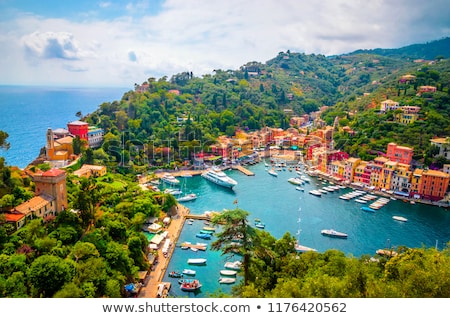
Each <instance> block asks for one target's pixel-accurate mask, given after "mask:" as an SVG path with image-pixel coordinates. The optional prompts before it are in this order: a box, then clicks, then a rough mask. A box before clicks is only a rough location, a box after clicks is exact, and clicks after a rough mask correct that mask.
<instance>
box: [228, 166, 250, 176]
mask: <svg viewBox="0 0 450 318" xmlns="http://www.w3.org/2000/svg"><path fill="white" fill-rule="evenodd" d="M233 169H236V170H239V171H240V172H242V173H244V174H245V175H247V176H254V175H255V173H254V172H252V171H250V170H248V169H246V168H244V167H242V166H240V165H237V166H233Z"/></svg>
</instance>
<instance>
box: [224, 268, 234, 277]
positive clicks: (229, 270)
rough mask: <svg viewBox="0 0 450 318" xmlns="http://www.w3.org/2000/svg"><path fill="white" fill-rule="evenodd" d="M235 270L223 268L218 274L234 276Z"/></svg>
mask: <svg viewBox="0 0 450 318" xmlns="http://www.w3.org/2000/svg"><path fill="white" fill-rule="evenodd" d="M236 274H237V271H235V270H232V269H223V270H221V271H220V275H222V276H236Z"/></svg>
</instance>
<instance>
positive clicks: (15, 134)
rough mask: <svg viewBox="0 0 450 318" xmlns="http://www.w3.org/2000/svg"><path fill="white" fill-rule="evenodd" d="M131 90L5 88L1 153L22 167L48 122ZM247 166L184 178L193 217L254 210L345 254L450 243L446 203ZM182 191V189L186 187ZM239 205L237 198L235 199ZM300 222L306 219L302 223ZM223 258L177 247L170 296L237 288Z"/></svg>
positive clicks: (279, 228) (188, 231) (197, 226)
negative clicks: (387, 196)
mask: <svg viewBox="0 0 450 318" xmlns="http://www.w3.org/2000/svg"><path fill="white" fill-rule="evenodd" d="M128 90H129V89H127V88H70V89H65V88H40V87H18V86H0V111H1V114H2V115H1V117H0V130H3V131H6V132H7V133H8V134H9V138H8V141H9V142H10V144H11V148H10V149H9V150H8V151H5V150H0V156H3V157H5V158H6V161H7V164H9V165H15V166H19V167H20V168H24V167H25V166H26V165H27V164H29V163H30V162H31V161H33V160H34V159H35V158H36V157H37V156H38V154H39V150H40V149H41V148H42V147H43V146H44V145H45V133H46V130H47V128H48V127H51V128H66V127H67V126H66V125H67V123H68V122H70V121H73V120H76V119H78V118H77V117H76V116H75V114H76V112H78V111H81V112H82V113H83V114H87V113H90V112H93V111H94V110H96V109H97V108H98V106H99V105H100V104H102V103H103V102H113V101H115V100H120V99H121V97H122V95H123V94H124V93H125V92H127V91H128ZM247 168H248V169H249V170H251V171H253V172H254V173H255V175H254V176H246V175H244V174H243V173H241V172H239V171H237V170H228V171H227V172H226V173H227V174H228V175H229V176H231V177H232V178H234V179H235V180H236V181H238V185H237V186H236V187H235V188H234V189H233V190H228V189H225V188H222V187H219V186H217V185H215V184H212V183H211V182H209V181H207V180H205V179H203V178H202V177H200V176H195V177H192V178H183V180H182V181H183V182H186V184H185V186H186V190H187V192H194V193H196V194H197V196H198V198H197V200H195V201H191V202H185V203H183V204H184V205H185V206H186V207H188V208H189V209H190V211H191V213H192V214H199V215H200V214H203V213H204V212H205V211H223V210H224V209H234V208H236V207H239V208H241V209H243V210H246V211H248V212H249V213H250V216H249V220H250V221H251V222H253V220H254V219H256V218H258V219H260V220H261V221H262V222H264V223H265V225H266V227H265V230H266V231H268V232H270V233H271V234H272V235H273V236H274V237H275V238H281V237H282V236H283V235H284V234H285V233H286V232H289V233H291V234H292V235H294V236H297V233H298V231H299V230H300V234H299V238H300V243H301V244H302V245H306V246H309V247H312V248H315V249H317V250H318V251H319V252H323V251H326V250H328V249H338V250H341V251H343V252H344V253H346V254H347V255H353V256H356V257H359V256H361V255H366V254H368V255H374V254H375V251H376V250H377V249H380V248H387V247H390V248H396V247H398V246H407V247H422V246H423V247H437V248H438V249H442V248H443V246H444V245H445V244H446V243H447V242H449V241H450V213H449V211H448V210H445V209H443V208H438V207H433V206H428V205H423V204H415V205H411V204H409V203H405V202H403V201H401V200H396V201H390V202H389V203H387V204H386V205H385V206H384V207H382V208H381V209H379V210H377V211H376V212H375V213H370V212H364V211H362V210H361V206H362V204H360V203H356V202H354V201H353V200H351V201H344V200H341V199H339V196H340V195H342V194H344V193H347V192H350V191H351V189H341V190H338V191H336V192H333V193H328V194H323V195H322V196H321V197H316V196H313V195H311V194H309V193H308V191H309V190H311V189H316V188H321V187H323V186H324V184H322V183H321V182H320V181H318V180H317V179H316V178H313V177H310V179H311V182H310V183H309V184H305V185H304V186H303V187H304V188H305V191H304V192H300V191H298V190H296V189H295V186H294V185H292V184H290V183H289V182H288V181H287V179H288V178H289V177H293V176H295V172H294V171H292V172H290V171H288V170H285V171H278V173H279V175H278V177H273V176H271V175H269V174H268V172H267V171H266V170H265V169H266V167H265V166H264V165H263V164H262V163H260V164H257V165H253V166H247ZM183 188H184V187H183ZM234 202H237V203H234ZM393 215H399V216H404V217H406V218H407V219H408V221H407V222H405V223H403V222H399V221H395V220H393V219H392V216H393ZM299 219H300V222H298V221H299ZM203 226H204V224H203V221H200V220H198V221H195V222H194V223H193V224H192V225H188V224H185V226H184V227H183V230H182V232H181V235H180V238H179V241H178V244H180V243H182V242H184V241H189V242H192V243H196V242H204V243H207V244H210V243H211V241H208V240H205V241H202V240H201V239H198V238H197V237H196V236H195V234H196V233H198V232H199V231H200V230H201V229H202V227H203ZM331 228H332V229H335V230H337V231H341V232H345V233H347V234H348V238H347V239H337V238H330V237H325V236H322V235H321V233H320V231H321V230H322V229H331ZM188 258H206V259H207V264H206V265H205V266H195V267H192V266H190V265H188V264H187V259H188ZM226 261H227V259H225V257H224V256H222V255H221V254H220V252H213V251H211V250H210V249H209V248H208V249H207V250H206V251H197V252H194V251H191V250H184V249H181V248H180V247H176V248H175V251H174V253H173V255H172V258H171V261H170V264H169V267H168V270H167V272H166V276H165V277H164V281H170V282H172V283H173V284H172V288H171V291H170V293H169V294H170V295H171V296H174V297H210V296H211V295H214V294H216V293H219V292H223V293H225V294H229V293H230V291H231V288H232V286H233V285H232V284H231V285H225V284H219V282H218V278H219V276H220V274H219V271H220V270H221V269H223V268H224V267H223V266H224V264H225V262H226ZM185 268H194V269H195V270H196V276H195V277H196V278H198V279H199V280H200V281H201V283H202V284H203V287H202V288H201V290H200V291H199V292H196V293H194V292H183V291H181V290H180V289H179V288H178V283H177V279H176V278H169V277H167V274H168V272H170V271H172V270H176V271H182V270H183V269H185ZM238 277H239V276H238Z"/></svg>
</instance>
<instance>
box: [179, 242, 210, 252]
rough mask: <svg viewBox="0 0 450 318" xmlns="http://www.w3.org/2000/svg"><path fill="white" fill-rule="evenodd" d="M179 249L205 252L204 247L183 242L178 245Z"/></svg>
mask: <svg viewBox="0 0 450 318" xmlns="http://www.w3.org/2000/svg"><path fill="white" fill-rule="evenodd" d="M180 247H181V248H196V249H198V250H201V251H206V245H200V244H192V243H189V242H183V243H181V244H180Z"/></svg>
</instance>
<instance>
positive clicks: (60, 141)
mask: <svg viewBox="0 0 450 318" xmlns="http://www.w3.org/2000/svg"><path fill="white" fill-rule="evenodd" d="M72 142H73V137H71V136H66V137H63V138H59V139H56V140H55V143H58V144H60V145H62V144H72Z"/></svg>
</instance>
